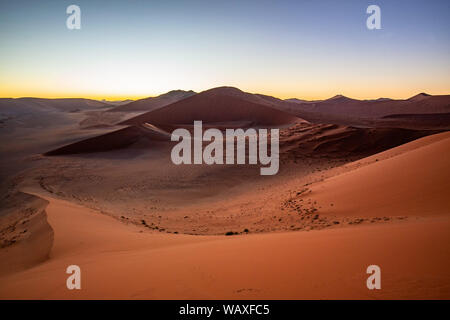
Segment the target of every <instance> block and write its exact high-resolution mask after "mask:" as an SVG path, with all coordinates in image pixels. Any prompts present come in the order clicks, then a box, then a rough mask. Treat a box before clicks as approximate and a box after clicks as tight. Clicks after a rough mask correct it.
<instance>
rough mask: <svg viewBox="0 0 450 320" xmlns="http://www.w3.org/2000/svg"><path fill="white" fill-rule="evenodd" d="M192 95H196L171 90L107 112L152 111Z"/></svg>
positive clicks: (189, 92) (192, 92)
mask: <svg viewBox="0 0 450 320" xmlns="http://www.w3.org/2000/svg"><path fill="white" fill-rule="evenodd" d="M194 94H196V93H195V92H194V91H192V90H190V91H184V90H173V91H169V92H167V93H164V94H162V95H159V96H157V97H149V98H145V99H140V100H136V101H132V102H129V103H126V104H122V105H119V106H117V107H115V108H112V109H110V110H109V112H118V111H120V112H137V111H152V110H156V109H158V108H161V107H164V106H167V105H169V104H172V103H174V102H177V101H180V100H183V99H185V98H188V97H190V96H193V95H194Z"/></svg>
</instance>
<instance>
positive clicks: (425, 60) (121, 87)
mask: <svg viewBox="0 0 450 320" xmlns="http://www.w3.org/2000/svg"><path fill="white" fill-rule="evenodd" d="M70 4H77V5H79V6H80V8H81V30H68V29H67V28H66V19H67V16H68V15H67V14H66V8H67V6H68V5H70ZM370 4H377V5H378V6H380V8H381V25H382V29H381V30H368V29H367V28H366V19H367V17H368V15H367V14H366V8H367V6H368V5H370ZM0 39H1V50H0V96H1V97H18V96H42V97H69V96H71V97H74V96H79V97H95V98H114V97H117V98H119V97H120V98H123V97H130V98H136V97H145V96H152V95H157V94H160V93H163V92H166V91H169V90H171V89H186V90H188V89H192V90H196V91H202V90H205V89H209V88H212V87H217V86H222V85H229V86H236V87H239V88H241V89H242V90H245V91H250V92H258V93H265V94H270V95H274V96H278V97H282V98H288V97H298V98H308V99H315V98H316V99H317V98H326V97H329V96H332V95H334V94H338V93H340V94H345V95H348V96H351V97H357V98H376V97H381V96H384V97H385V96H389V97H399V98H401V97H408V96H410V95H413V94H416V93H418V92H421V91H425V92H429V93H431V94H448V93H450V59H449V57H450V1H447V0H441V1H438V0H434V1H433V0H431V1H415V0H395V1H393V0H389V1H378V0H373V1H364V0H339V1H336V0H333V1H331V0H324V1H320V0H316V1H313V0H305V1H302V0H297V1H264V0H258V1H244V0H241V1H213V0H209V1H195V0H193V1H170V0H165V1H156V0H153V1H138V0H128V1H126V0H122V1H118V0H115V1H114V0H109V1H100V0H71V1H65V0H54V1H50V0H47V1H45V0H40V1H22V0H14V1H4V0H1V1H0Z"/></svg>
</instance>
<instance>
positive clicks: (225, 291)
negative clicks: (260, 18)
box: [0, 133, 450, 299]
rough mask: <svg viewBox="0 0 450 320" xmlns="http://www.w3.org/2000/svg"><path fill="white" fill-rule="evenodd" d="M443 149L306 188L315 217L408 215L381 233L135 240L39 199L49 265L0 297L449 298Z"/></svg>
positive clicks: (432, 139) (405, 153) (442, 144)
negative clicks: (73, 271)
mask: <svg viewBox="0 0 450 320" xmlns="http://www.w3.org/2000/svg"><path fill="white" fill-rule="evenodd" d="M449 148H450V133H443V134H439V135H434V136H429V137H426V138H422V139H420V140H417V141H414V142H411V143H409V144H406V145H403V146H400V147H398V148H395V149H392V150H389V151H387V152H385V153H382V154H378V155H375V156H372V158H373V157H377V158H379V159H380V160H379V161H374V160H373V159H363V160H361V161H359V162H358V163H357V164H353V165H352V166H353V168H354V167H355V166H356V169H354V170H352V171H348V172H347V173H343V174H341V175H339V176H336V177H334V178H331V179H328V180H325V181H323V182H320V183H318V184H313V185H312V186H311V189H312V193H311V194H310V196H311V197H313V198H314V199H317V201H318V202H319V203H324V204H326V203H327V201H333V203H334V204H335V206H333V208H334V209H335V211H329V212H328V211H327V210H326V209H324V212H323V213H322V212H321V211H320V210H322V209H319V213H320V214H325V215H327V214H328V215H338V214H339V215H341V216H342V215H344V216H349V217H352V216H354V215H361V214H362V212H366V210H367V214H370V215H372V216H377V217H382V216H385V215H396V214H403V215H405V214H406V215H409V213H410V212H412V216H410V217H409V218H408V219H407V220H406V221H396V222H390V223H384V224H373V225H371V224H364V225H356V226H352V227H341V228H332V229H325V230H321V231H312V232H290V233H272V234H257V235H245V236H235V237H225V236H214V237H205V236H188V235H174V234H164V233H158V232H157V233H151V232H143V233H140V232H139V231H140V229H139V228H138V227H135V226H129V225H124V224H122V223H120V222H118V221H117V220H114V219H112V218H110V217H108V216H105V215H102V214H99V213H97V212H95V211H93V210H90V209H86V208H84V207H81V206H78V205H74V204H71V203H68V202H66V201H63V200H57V199H53V198H47V199H48V200H49V202H50V203H49V205H48V207H47V214H48V221H49V223H50V225H51V226H52V228H53V229H54V233H55V237H54V244H53V247H52V250H51V252H50V259H49V260H48V261H46V262H44V263H41V264H36V265H35V266H34V267H32V268H30V269H28V270H25V271H22V272H18V273H15V274H10V275H4V276H2V277H0V298H35V299H36V298H37V299H41V298H46V299H48V298H64V299H71V298H74V299H78V298H124V299H141V298H154V299H165V298H179V299H183V298H187V299H193V298H216V299H220V298H236V299H240V298H242V299H245V298H271V299H273V298H276V299H281V298H285V299H299V298H300V299H301V298H303V299H305V298H307V299H308V298H332V299H333V298H334V299H341V298H357V299H380V298H386V299H392V298H394V299H398V298H411V299H415V298H420V299H424V298H425V299H427V298H448V297H449V296H450V276H449V275H448V270H449V267H450V248H449V244H450V241H449V240H450V235H449V233H448V230H449V227H450V216H449V213H450V211H449V210H447V209H446V208H449V206H448V205H449V202H448V199H447V198H446V197H445V193H446V191H447V190H448V187H449V185H448V183H449V181H450V179H449V176H448V170H447V166H446V162H445V158H444V157H443V156H442V155H445V153H446V152H447V151H448V150H449ZM358 165H359V167H358ZM352 166H349V167H352ZM299 187H300V186H299ZM41 192H42V191H41ZM336 193H338V196H339V197H340V198H339V199H337V196H336ZM41 196H43V197H47V196H46V195H44V194H41ZM308 196H309V195H308ZM303 197H306V196H303ZM340 199H342V200H340ZM361 209H363V210H364V211H361ZM71 264H77V265H79V266H80V267H81V270H82V290H79V291H77V290H72V291H69V290H67V289H66V287H65V281H66V278H67V276H68V275H66V274H65V269H66V267H67V266H68V265H71ZM371 264H377V265H379V266H380V267H381V270H382V290H373V291H370V290H368V289H367V288H366V278H367V274H366V268H367V266H369V265H371Z"/></svg>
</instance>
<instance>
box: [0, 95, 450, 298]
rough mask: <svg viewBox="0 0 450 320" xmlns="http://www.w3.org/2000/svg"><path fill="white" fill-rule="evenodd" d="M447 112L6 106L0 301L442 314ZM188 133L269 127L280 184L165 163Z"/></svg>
mask: <svg viewBox="0 0 450 320" xmlns="http://www.w3.org/2000/svg"><path fill="white" fill-rule="evenodd" d="M447 102H448V96H429V95H426V94H419V95H417V96H415V97H412V98H410V99H407V100H391V99H378V100H370V101H369V100H367V101H360V100H355V99H350V98H347V97H343V96H339V95H338V96H336V97H333V98H331V99H328V100H323V101H303V100H298V99H289V100H287V101H285V100H280V99H277V98H274V97H269V96H264V95H259V94H250V93H246V92H243V91H241V90H239V89H236V88H230V87H220V88H215V89H211V90H207V91H204V92H201V93H198V94H195V93H193V92H190V91H172V92H169V93H167V94H165V95H162V96H159V97H155V98H146V99H142V100H138V101H135V102H124V103H120V104H116V103H109V102H106V101H103V102H99V101H93V100H86V99H78V100H76V99H58V100H57V101H53V100H48V99H36V98H26V99H3V100H1V101H0V107H1V110H0V111H1V112H2V118H1V122H0V133H1V135H2V138H4V143H3V144H2V146H1V148H0V152H1V154H2V158H1V160H0V169H1V170H0V176H1V177H2V184H1V191H2V196H1V198H0V202H1V204H2V207H1V210H0V245H1V246H0V299H13V298H18V299H84V298H87V299H109V298H117V299H315V298H318V299H347V298H355V299H402V298H405V299H449V298H450V277H449V275H448V270H449V267H450V247H449V245H448V244H449V243H450V241H449V240H450V234H449V232H448V230H449V226H450V220H449V219H450V216H449V214H450V201H449V198H448V191H447V190H449V187H450V171H449V170H448V165H447V162H448V161H447V158H448V156H447V154H448V151H449V150H450V133H449V132H446V131H445V130H447V129H446V128H447V126H448V122H447V121H446V118H445V117H446V115H447V114H448V112H449V109H448V108H449V105H448V103H447ZM389 110H390V111H389ZM389 112H391V113H389ZM340 114H347V115H350V114H351V115H353V116H354V117H351V116H347V117H345V119H344V120H345V121H343V120H342V119H341V118H339V115H340ZM199 119H200V120H203V121H204V127H218V128H221V129H224V128H230V127H231V128H249V127H255V128H273V127H276V128H279V129H280V172H279V174H277V175H276V176H272V177H261V176H260V175H259V167H258V166H251V165H240V166H238V165H232V166H226V167H223V166H208V165H204V164H202V165H195V166H176V165H174V164H173V163H172V162H171V160H170V150H171V148H172V146H173V144H174V143H173V142H171V141H170V132H171V131H172V130H173V129H175V128H179V127H183V128H187V129H191V128H192V123H193V120H199ZM305 119H306V120H305ZM386 119H387V120H386ZM392 119H394V120H392ZM73 264H75V265H78V266H80V267H81V272H82V290H68V289H67V288H66V279H67V277H68V275H67V274H66V273H65V271H66V268H67V267H68V266H69V265H73ZM372 264H376V265H379V266H380V267H381V272H382V290H368V289H367V287H366V279H367V277H368V275H367V274H366V268H367V267H368V266H369V265H372Z"/></svg>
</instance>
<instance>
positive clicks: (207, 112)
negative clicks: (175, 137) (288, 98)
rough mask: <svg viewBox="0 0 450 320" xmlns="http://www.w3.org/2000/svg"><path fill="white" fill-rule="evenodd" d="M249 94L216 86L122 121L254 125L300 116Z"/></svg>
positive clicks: (286, 121) (280, 122) (289, 121)
mask: <svg viewBox="0 0 450 320" xmlns="http://www.w3.org/2000/svg"><path fill="white" fill-rule="evenodd" d="M247 95H248V94H246V93H243V92H242V91H240V90H239V89H235V88H228V87H225V88H215V89H211V90H207V91H204V92H201V93H199V94H196V95H194V96H191V97H189V98H186V99H183V100H181V101H178V102H176V103H173V104H171V105H169V106H166V107H164V108H160V109H157V110H154V111H150V112H147V113H145V114H143V115H140V116H137V117H135V118H132V119H129V120H127V121H125V122H123V123H122V124H126V125H133V124H134V125H136V124H141V123H145V122H147V123H151V124H156V125H165V124H166V125H167V124H187V125H192V124H193V123H194V121H195V120H202V121H203V122H204V123H214V122H232V121H251V122H252V125H253V126H283V125H287V124H292V123H295V122H296V121H299V119H298V118H297V117H295V116H293V115H290V114H287V113H284V112H282V111H279V110H275V109H273V108H271V107H268V106H266V105H265V104H262V103H256V102H254V101H249V100H248V98H247Z"/></svg>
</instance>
